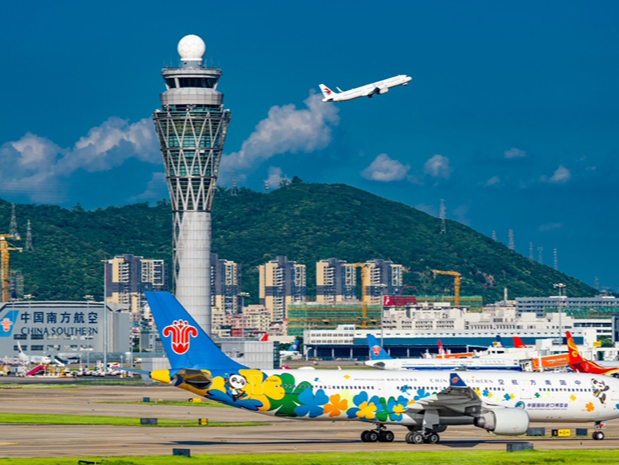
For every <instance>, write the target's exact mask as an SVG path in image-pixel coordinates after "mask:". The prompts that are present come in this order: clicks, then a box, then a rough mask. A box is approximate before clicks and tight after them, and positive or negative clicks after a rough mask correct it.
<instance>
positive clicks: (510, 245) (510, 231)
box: [508, 228, 515, 250]
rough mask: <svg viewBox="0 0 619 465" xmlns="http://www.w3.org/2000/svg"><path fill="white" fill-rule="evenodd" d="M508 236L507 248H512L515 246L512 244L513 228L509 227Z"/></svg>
mask: <svg viewBox="0 0 619 465" xmlns="http://www.w3.org/2000/svg"><path fill="white" fill-rule="evenodd" d="M508 236H509V245H508V247H509V250H514V249H515V246H514V230H513V229H511V228H509V231H508Z"/></svg>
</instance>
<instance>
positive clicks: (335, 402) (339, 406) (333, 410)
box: [324, 394, 348, 417]
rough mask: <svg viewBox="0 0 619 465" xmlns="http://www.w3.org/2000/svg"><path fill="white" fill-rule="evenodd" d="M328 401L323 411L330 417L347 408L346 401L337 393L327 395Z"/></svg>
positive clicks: (339, 413)
mask: <svg viewBox="0 0 619 465" xmlns="http://www.w3.org/2000/svg"><path fill="white" fill-rule="evenodd" d="M329 402H330V403H328V404H327V405H325V407H324V409H325V413H328V414H329V416H330V417H337V416H339V415H341V414H342V411H345V410H346V409H347V408H348V401H347V400H346V399H341V398H340V395H339V394H335V395H332V396H331V397H329Z"/></svg>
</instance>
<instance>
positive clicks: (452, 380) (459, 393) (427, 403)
mask: <svg viewBox="0 0 619 465" xmlns="http://www.w3.org/2000/svg"><path fill="white" fill-rule="evenodd" d="M482 403H483V402H482V400H481V399H480V397H479V396H478V395H477V393H476V392H475V391H474V390H473V389H472V388H470V387H469V386H467V385H466V384H465V383H464V381H462V378H460V376H459V375H458V374H457V373H451V374H450V375H449V387H448V388H445V389H443V390H442V391H441V392H439V393H437V394H434V395H431V396H429V397H425V398H423V399H420V400H418V401H417V404H421V405H423V406H424V407H426V408H431V409H436V410H438V409H450V410H453V411H455V412H458V413H463V414H464V413H465V412H468V411H471V410H472V409H471V407H480V406H481V405H482Z"/></svg>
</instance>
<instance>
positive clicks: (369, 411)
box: [357, 402, 376, 420]
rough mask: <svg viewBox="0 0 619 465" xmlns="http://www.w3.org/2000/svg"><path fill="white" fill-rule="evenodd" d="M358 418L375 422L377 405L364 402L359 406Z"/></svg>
mask: <svg viewBox="0 0 619 465" xmlns="http://www.w3.org/2000/svg"><path fill="white" fill-rule="evenodd" d="M357 416H358V417H359V418H365V419H366V420H373V419H374V418H376V405H374V402H363V403H362V404H361V405H360V406H359V411H358V412H357Z"/></svg>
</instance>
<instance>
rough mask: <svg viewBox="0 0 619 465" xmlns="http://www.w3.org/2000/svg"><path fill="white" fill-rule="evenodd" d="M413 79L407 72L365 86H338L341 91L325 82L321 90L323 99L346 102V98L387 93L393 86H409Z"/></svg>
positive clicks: (324, 100) (351, 98) (370, 96)
mask: <svg viewBox="0 0 619 465" xmlns="http://www.w3.org/2000/svg"><path fill="white" fill-rule="evenodd" d="M411 79H412V78H411V77H410V76H407V75H406V74H400V75H399V76H394V77H391V78H389V79H384V80H382V81H378V82H373V83H372V84H367V85H365V86H361V87H355V88H354V89H350V90H342V89H340V88H339V87H336V89H337V90H338V91H339V92H334V91H332V90H331V89H329V88H328V87H327V86H325V85H324V84H320V90H321V91H322V95H324V96H325V98H323V99H322V101H323V102H344V101H346V100H353V99H356V98H359V97H369V98H372V96H374V94H386V93H387V92H389V89H390V88H391V87H397V86H407V85H408V83H409V82H410V80H411Z"/></svg>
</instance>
